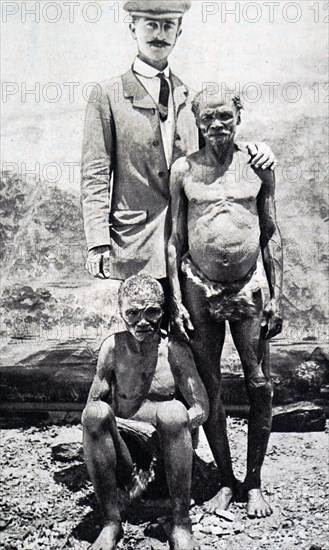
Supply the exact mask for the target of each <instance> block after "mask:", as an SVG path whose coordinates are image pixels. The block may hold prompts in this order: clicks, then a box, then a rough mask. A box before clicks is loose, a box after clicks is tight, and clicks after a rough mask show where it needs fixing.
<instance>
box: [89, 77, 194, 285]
mask: <svg viewBox="0 0 329 550" xmlns="http://www.w3.org/2000/svg"><path fill="white" fill-rule="evenodd" d="M170 78H171V82H172V88H173V98H174V105H175V132H174V139H173V162H174V161H175V160H176V159H177V158H179V157H181V156H186V155H188V154H191V153H193V152H194V151H196V150H197V149H198V131H197V127H196V124H195V119H194V115H193V113H192V111H191V101H192V99H193V94H191V92H190V91H189V90H188V89H187V88H186V86H185V85H184V84H183V83H182V82H181V81H180V80H179V79H178V78H177V77H176V76H175V75H173V74H171V76H170ZM81 187H82V207H83V217H84V227H85V233H86V239H87V245H88V249H89V250H90V249H91V248H93V247H95V246H101V245H110V247H111V263H110V272H111V277H112V278H114V279H125V278H127V277H129V276H131V275H136V274H137V273H143V274H146V275H151V276H153V277H155V278H158V279H159V278H162V277H165V276H166V247H167V241H168V237H169V235H168V233H169V220H168V203H169V170H168V168H167V164H166V158H165V152H164V148H163V143H162V137H161V129H160V120H159V113H158V107H157V105H156V104H155V103H154V101H153V99H152V98H151V96H150V95H149V94H148V93H147V91H146V89H145V88H144V87H143V86H142V84H141V83H140V81H139V80H138V79H137V78H136V76H135V74H134V73H133V71H132V70H129V71H128V72H127V73H125V74H124V75H122V76H120V77H118V78H113V79H111V80H108V81H105V82H102V83H100V84H99V85H98V86H96V87H95V89H94V91H93V93H92V95H91V97H90V100H89V103H88V108H87V114H86V121H85V130H84V143H83V156H82V178H81Z"/></svg>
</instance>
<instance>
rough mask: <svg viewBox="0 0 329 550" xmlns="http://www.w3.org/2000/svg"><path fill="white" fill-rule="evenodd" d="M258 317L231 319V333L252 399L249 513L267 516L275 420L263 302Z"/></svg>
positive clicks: (249, 430)
mask: <svg viewBox="0 0 329 550" xmlns="http://www.w3.org/2000/svg"><path fill="white" fill-rule="evenodd" d="M258 301H259V312H258V315H256V316H255V317H254V318H250V319H243V320H241V321H236V322H231V323H230V325H231V332H232V337H233V340H234V343H235V346H236V348H237V350H238V353H239V355H240V359H241V363H242V366H243V369H244V372H245V379H246V388H247V392H248V396H249V400H250V414H249V424H248V455H247V475H246V479H245V482H244V485H245V489H246V491H247V493H248V505H247V512H248V515H250V516H257V517H265V516H267V515H270V514H271V513H272V510H271V508H270V506H269V504H268V503H267V502H266V501H265V499H264V497H263V495H262V491H261V468H262V465H263V462H264V458H265V454H266V450H267V445H268V440H269V437H270V433H271V422H272V384H271V379H270V372H269V348H268V342H265V341H264V340H262V339H261V337H260V333H261V321H262V303H261V297H260V296H259V300H258Z"/></svg>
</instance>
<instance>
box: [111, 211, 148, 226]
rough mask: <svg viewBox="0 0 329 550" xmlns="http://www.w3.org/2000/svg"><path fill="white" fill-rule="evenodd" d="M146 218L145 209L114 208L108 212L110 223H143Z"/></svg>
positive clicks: (116, 224)
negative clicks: (113, 210) (114, 209)
mask: <svg viewBox="0 0 329 550" xmlns="http://www.w3.org/2000/svg"><path fill="white" fill-rule="evenodd" d="M146 220H147V210H116V211H115V212H112V213H111V214H110V225H113V226H118V225H119V226H120V225H121V226H129V225H143V224H144V223H145V222H146Z"/></svg>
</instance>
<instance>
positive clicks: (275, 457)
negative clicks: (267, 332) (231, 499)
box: [0, 418, 329, 550]
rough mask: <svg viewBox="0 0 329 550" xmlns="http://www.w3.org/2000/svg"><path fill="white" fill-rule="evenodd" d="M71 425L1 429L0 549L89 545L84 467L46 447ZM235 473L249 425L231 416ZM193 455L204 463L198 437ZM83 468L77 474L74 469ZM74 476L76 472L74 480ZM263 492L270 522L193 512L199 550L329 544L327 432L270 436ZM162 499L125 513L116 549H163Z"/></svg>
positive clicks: (235, 509)
mask: <svg viewBox="0 0 329 550" xmlns="http://www.w3.org/2000/svg"><path fill="white" fill-rule="evenodd" d="M69 429H70V428H69V427H68V426H58V425H55V426H39V427H28V428H21V429H7V430H3V431H2V435H1V444H2V464H3V466H2V475H3V482H2V485H1V487H2V488H1V493H2V497H1V498H2V503H3V516H2V519H1V522H0V528H1V546H2V547H3V548H4V549H6V550H14V549H15V550H39V549H40V550H59V549H65V548H67V549H69V548H71V549H81V550H85V549H87V548H88V547H89V544H90V542H91V541H92V540H94V539H95V537H96V535H97V533H98V531H99V528H100V522H101V519H100V515H99V511H98V509H97V505H96V503H95V500H94V497H93V494H92V489H91V485H90V483H89V482H88V481H86V476H85V471H84V468H83V467H82V466H81V465H80V466H78V465H76V467H75V470H74V464H71V465H69V467H67V465H66V466H65V468H64V470H63V465H61V464H59V463H58V462H54V461H53V459H52V455H51V443H52V442H53V441H54V438H55V437H56V436H58V435H59V434H61V435H63V433H65V431H67V430H69ZM229 432H230V439H231V442H232V454H233V456H234V463H235V471H236V474H237V476H238V477H240V478H242V477H243V465H244V460H245V452H246V422H245V421H244V420H237V419H233V418H231V419H229ZM198 454H199V455H201V456H202V458H203V459H205V460H209V459H211V457H210V452H209V449H208V448H207V445H206V443H205V440H204V439H203V438H202V437H201V443H200V445H199V449H198ZM79 468H80V470H79ZM73 473H74V475H73ZM263 477H264V489H265V494H266V496H267V498H268V499H269V501H270V502H271V505H272V507H273V511H274V512H273V515H272V516H271V517H270V518H268V519H262V520H251V519H248V518H247V517H246V514H245V504H244V503H236V504H234V505H232V507H231V510H230V513H229V514H227V517H218V516H213V515H209V514H206V513H205V512H204V509H203V507H202V503H201V504H198V505H194V506H193V507H192V509H191V515H192V520H193V529H194V532H195V535H196V537H197V538H198V539H199V540H200V542H201V545H202V546H201V548H202V550H210V549H228V548H229V549H230V550H256V549H257V550H258V549H259V550H260V549H271V550H292V549H294V548H299V549H300V550H304V549H305V550H306V549H307V550H310V549H312V550H319V549H321V550H325V549H329V543H328V530H327V529H328V519H329V513H328V501H326V496H327V489H328V429H327V432H313V433H299V434H296V433H285V434H282V433H281V434H280V433H273V434H272V436H271V441H270V445H269V449H268V453H267V457H266V462H265V466H264V475H263ZM167 512H168V507H166V502H165V501H162V502H152V501H145V502H142V503H139V504H138V505H135V506H134V507H132V508H131V510H130V511H129V512H128V515H127V519H126V523H125V537H124V539H123V540H122V541H121V542H120V544H119V546H118V549H119V550H152V549H153V550H165V549H168V543H167V542H166V541H165V527H166V514H167Z"/></svg>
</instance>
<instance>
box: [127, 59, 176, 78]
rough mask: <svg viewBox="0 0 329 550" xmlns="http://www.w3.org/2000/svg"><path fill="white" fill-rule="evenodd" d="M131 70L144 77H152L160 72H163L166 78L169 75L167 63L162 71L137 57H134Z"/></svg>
mask: <svg viewBox="0 0 329 550" xmlns="http://www.w3.org/2000/svg"><path fill="white" fill-rule="evenodd" d="M133 70H134V71H135V73H137V74H139V75H140V76H144V77H145V78H154V77H155V76H157V75H158V74H159V73H160V72H161V73H163V74H164V75H165V76H166V77H167V78H169V76H170V69H169V65H167V67H166V68H165V70H164V71H159V70H158V69H155V68H154V67H151V65H148V64H147V63H145V61H142V60H141V59H139V57H136V59H135V61H134V65H133Z"/></svg>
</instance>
